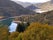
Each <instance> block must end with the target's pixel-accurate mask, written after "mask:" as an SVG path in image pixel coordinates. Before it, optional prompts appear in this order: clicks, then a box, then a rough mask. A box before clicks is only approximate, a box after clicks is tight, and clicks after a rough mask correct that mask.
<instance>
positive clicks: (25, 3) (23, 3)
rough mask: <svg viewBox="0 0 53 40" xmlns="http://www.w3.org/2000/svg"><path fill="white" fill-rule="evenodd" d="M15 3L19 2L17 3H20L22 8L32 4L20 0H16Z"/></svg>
mask: <svg viewBox="0 0 53 40" xmlns="http://www.w3.org/2000/svg"><path fill="white" fill-rule="evenodd" d="M16 3H17V4H19V5H21V6H23V7H24V8H26V7H28V6H30V5H32V3H29V2H20V1H17V2H16Z"/></svg>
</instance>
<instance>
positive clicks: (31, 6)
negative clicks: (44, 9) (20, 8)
mask: <svg viewBox="0 0 53 40" xmlns="http://www.w3.org/2000/svg"><path fill="white" fill-rule="evenodd" d="M26 8H27V9H30V10H36V9H39V8H38V7H36V6H34V5H33V4H32V5H30V6H28V7H26Z"/></svg>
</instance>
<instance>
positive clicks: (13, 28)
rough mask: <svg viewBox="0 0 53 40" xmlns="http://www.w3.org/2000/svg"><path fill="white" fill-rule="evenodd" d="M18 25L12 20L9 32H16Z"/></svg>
mask: <svg viewBox="0 0 53 40" xmlns="http://www.w3.org/2000/svg"><path fill="white" fill-rule="evenodd" d="M17 26H18V24H17V23H14V22H12V23H11V25H10V26H9V29H10V30H9V32H15V31H16V28H17Z"/></svg>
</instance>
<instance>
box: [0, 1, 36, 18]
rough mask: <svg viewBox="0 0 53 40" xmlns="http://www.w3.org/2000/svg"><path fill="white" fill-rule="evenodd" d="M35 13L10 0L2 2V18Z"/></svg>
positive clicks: (0, 10)
mask: <svg viewBox="0 0 53 40" xmlns="http://www.w3.org/2000/svg"><path fill="white" fill-rule="evenodd" d="M33 13H35V12H33V11H31V10H28V9H25V8H23V7H22V6H21V5H19V4H17V3H15V2H13V1H10V0H5V1H4V0H0V16H4V17H5V18H6V17H12V16H18V15H26V14H33Z"/></svg>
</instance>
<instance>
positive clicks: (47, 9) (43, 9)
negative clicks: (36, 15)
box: [16, 0, 53, 11]
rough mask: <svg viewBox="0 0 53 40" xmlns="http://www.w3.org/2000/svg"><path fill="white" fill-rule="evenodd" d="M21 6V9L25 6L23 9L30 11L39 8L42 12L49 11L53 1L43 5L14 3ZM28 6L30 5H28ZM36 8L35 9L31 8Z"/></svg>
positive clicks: (51, 8) (52, 7) (52, 6)
mask: <svg viewBox="0 0 53 40" xmlns="http://www.w3.org/2000/svg"><path fill="white" fill-rule="evenodd" d="M16 3H19V4H20V5H22V6H23V7H24V6H26V7H25V8H27V9H30V10H33V9H34V10H36V9H37V8H40V9H41V10H42V11H51V10H53V1H52V0H51V1H48V2H44V3H32V4H31V3H25V2H19V1H18V2H16ZM28 4H30V5H28ZM33 7H36V8H33Z"/></svg>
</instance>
